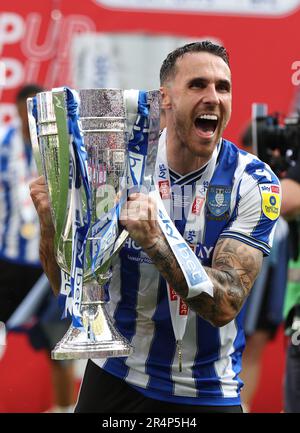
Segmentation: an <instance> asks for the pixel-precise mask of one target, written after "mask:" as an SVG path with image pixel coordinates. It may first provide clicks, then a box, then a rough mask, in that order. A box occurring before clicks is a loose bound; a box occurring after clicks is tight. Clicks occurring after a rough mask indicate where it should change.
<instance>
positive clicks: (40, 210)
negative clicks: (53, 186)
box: [29, 176, 54, 237]
mask: <svg viewBox="0 0 300 433" xmlns="http://www.w3.org/2000/svg"><path fill="white" fill-rule="evenodd" d="M29 189H30V196H31V199H32V201H33V204H34V206H35V208H36V211H37V214H38V216H39V219H40V225H41V232H42V236H43V235H48V236H49V237H54V226H53V222H52V217H51V211H50V202H49V196H48V190H47V185H46V181H45V178H44V176H40V177H38V178H37V179H35V180H34V181H32V182H31V183H30V184H29Z"/></svg>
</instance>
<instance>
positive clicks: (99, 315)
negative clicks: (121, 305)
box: [51, 281, 132, 360]
mask: <svg viewBox="0 0 300 433" xmlns="http://www.w3.org/2000/svg"><path fill="white" fill-rule="evenodd" d="M81 315H82V322H83V328H75V327H74V326H73V325H71V326H70V328H69V329H68V331H67V333H66V334H65V335H64V337H63V338H62V340H61V341H60V342H59V343H57V345H56V346H55V348H54V350H52V352H51V358H52V359H57V360H61V359H87V358H109V357H120V356H128V355H130V353H131V352H132V347H131V346H130V344H129V343H128V341H127V340H126V339H125V338H124V337H123V336H122V335H121V334H119V332H118V331H117V330H116V329H115V327H114V325H113V323H112V320H111V318H110V316H109V314H108V313H107V311H106V308H105V301H104V288H103V287H102V286H100V285H99V284H97V283H96V282H95V281H92V282H89V283H86V284H85V285H84V288H83V296H82V303H81Z"/></svg>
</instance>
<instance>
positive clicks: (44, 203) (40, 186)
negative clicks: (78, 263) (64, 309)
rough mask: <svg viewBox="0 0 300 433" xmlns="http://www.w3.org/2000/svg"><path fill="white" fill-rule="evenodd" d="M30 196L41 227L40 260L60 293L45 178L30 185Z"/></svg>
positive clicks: (39, 178) (55, 288)
mask: <svg viewBox="0 0 300 433" xmlns="http://www.w3.org/2000/svg"><path fill="white" fill-rule="evenodd" d="M29 188H30V196H31V199H32V201H33V203H34V206H35V208H36V211H37V213H38V216H39V219H40V226H41V240H40V259H41V263H42V266H43V269H44V271H45V274H46V275H47V277H48V279H49V282H50V285H51V287H52V290H53V292H54V293H55V294H58V293H59V291H60V281H61V280H60V270H59V267H58V265H57V262H56V259H55V251H54V235H55V230H54V225H53V222H52V217H51V211H50V202H49V196H48V190H47V185H46V182H45V178H44V176H40V177H38V178H37V179H35V180H34V181H33V182H31V183H30V185H29Z"/></svg>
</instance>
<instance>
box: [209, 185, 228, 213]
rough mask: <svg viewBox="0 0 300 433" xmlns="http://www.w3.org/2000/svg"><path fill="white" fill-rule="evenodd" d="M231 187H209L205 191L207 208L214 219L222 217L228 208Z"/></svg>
mask: <svg viewBox="0 0 300 433" xmlns="http://www.w3.org/2000/svg"><path fill="white" fill-rule="evenodd" d="M230 198H231V186H222V185H210V186H209V187H208V191H207V207H208V209H209V211H210V213H211V214H212V215H213V216H215V217H220V216H221V215H224V214H225V213H226V212H227V211H228V210H229V208H230Z"/></svg>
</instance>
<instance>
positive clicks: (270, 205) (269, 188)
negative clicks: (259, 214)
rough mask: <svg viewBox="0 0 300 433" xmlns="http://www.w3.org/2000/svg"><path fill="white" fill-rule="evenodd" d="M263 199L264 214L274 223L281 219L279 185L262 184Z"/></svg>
mask: <svg viewBox="0 0 300 433" xmlns="http://www.w3.org/2000/svg"><path fill="white" fill-rule="evenodd" d="M259 189H260V194H261V198H262V203H261V206H262V211H263V214H264V215H265V216H266V217H267V218H269V219H270V220H272V221H274V220H276V219H277V218H278V217H279V212H280V188H279V186H278V185H271V184H267V183H265V184H261V185H259Z"/></svg>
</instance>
